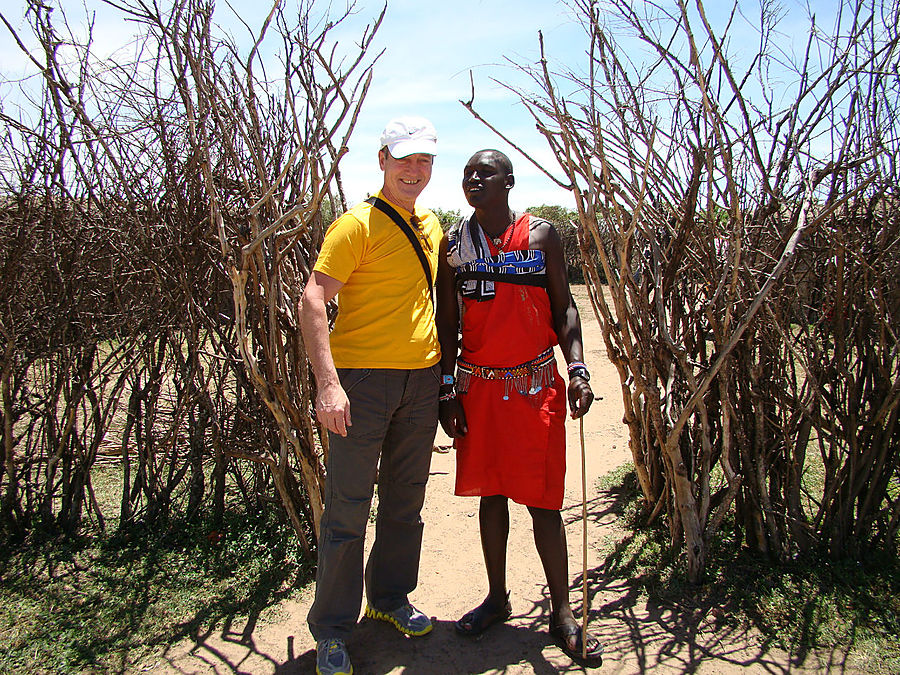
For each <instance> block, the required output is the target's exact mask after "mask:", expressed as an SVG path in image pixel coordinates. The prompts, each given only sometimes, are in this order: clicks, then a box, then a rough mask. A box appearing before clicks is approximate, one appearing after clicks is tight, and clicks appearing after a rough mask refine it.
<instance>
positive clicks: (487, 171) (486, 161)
mask: <svg viewBox="0 0 900 675" xmlns="http://www.w3.org/2000/svg"><path fill="white" fill-rule="evenodd" d="M515 182H516V180H515V177H514V176H513V173H512V165H511V164H510V162H509V159H508V158H507V157H506V155H504V154H503V153H501V152H498V151H496V150H482V151H481V152H476V153H475V154H474V155H472V157H471V159H469V161H468V163H467V164H466V168H465V169H463V180H462V189H463V193H464V194H465V196H466V201H467V202H469V206H472V207H474V208H476V209H487V208H490V207H492V206H495V207H499V206H503V207H506V204H507V195H508V193H509V190H510V189H511V188H512V187H513V185H515Z"/></svg>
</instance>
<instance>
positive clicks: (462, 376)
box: [456, 347, 555, 401]
mask: <svg viewBox="0 0 900 675" xmlns="http://www.w3.org/2000/svg"><path fill="white" fill-rule="evenodd" d="M554 363H555V359H554V357H553V347H550V348H549V349H547V351H544V352H541V353H540V354H539V355H538V356H537V358H534V359H532V360H531V361H526V362H525V363H520V364H519V365H517V366H478V365H475V364H474V363H469V362H468V361H466V360H464V359H458V360H457V362H456V368H457V388H458V389H459V392H460V393H461V394H465V393H466V392H467V391H468V390H469V383H470V382H471V381H472V378H473V377H480V378H481V379H483V380H504V382H505V385H506V386H505V389H504V392H503V400H504V401H508V400H509V395H510V393H511V392H512V391H513V390H515V391H517V392H519V393H520V394H521V395H522V396H529V395H534V394H537V393H538V392H539V391H541V389H543V388H544V387H546V386H549V385H551V384H552V383H553V372H554V368H553V365H554Z"/></svg>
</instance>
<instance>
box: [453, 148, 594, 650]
mask: <svg viewBox="0 0 900 675" xmlns="http://www.w3.org/2000/svg"><path fill="white" fill-rule="evenodd" d="M513 185H515V178H514V176H513V171H512V164H511V162H510V161H509V158H508V157H507V156H506V155H504V154H503V153H502V152H499V151H497V150H481V151H479V152H476V153H475V154H474V155H473V156H472V158H471V159H470V160H469V162H468V163H467V164H466V167H465V169H464V171H463V180H462V187H463V192H464V193H465V196H466V200H467V201H468V202H469V205H470V206H472V207H473V208H474V209H475V213H474V214H473V215H472V216H470V217H469V218H463V219H462V220H461V221H460V222H459V223H458V224H457V225H455V226H454V227H452V228H450V230H449V231H448V232H447V234H446V235H445V236H444V238H443V240H442V243H441V249H440V258H439V263H438V314H437V327H438V338H439V340H440V343H441V354H442V357H441V372H442V384H441V394H440V422H441V425H442V426H443V428H444V431H446V432H447V434H448V435H449V436H450V437H452V438H453V439H455V441H454V445H455V446H456V450H457V468H456V494H458V495H478V496H480V497H481V503H480V507H479V524H480V529H481V544H482V549H483V552H484V562H485V567H486V569H487V577H488V595H487V597H486V598H485V600H484V601H483V602H482V603H481V604H480V605H479V606H478V607H476V608H475V609H473V610H472V611H470V612H468V613H467V614H466V615H465V616H463V617H462V618H461V619H460V620H459V621H457V622H456V629H457V631H458V632H459V633H462V634H464V635H470V636H474V635H479V634H481V633H482V632H483V631H484V630H485V629H487V628H488V627H490V626H492V625H493V624H496V623H500V622H503V621H506V620H507V619H508V618H509V617H510V616H511V614H512V608H511V606H510V602H509V593H508V591H507V588H506V542H507V538H508V536H509V509H508V500H509V499H512V500H513V501H515V502H517V503H519V504H523V505H525V506H526V507H528V511H529V513H530V514H531V519H532V526H533V529H534V541H535V545H536V547H537V550H538V554H539V555H540V558H541V563H542V565H543V568H544V573H545V575H546V577H547V584H548V586H549V589H550V604H551V616H550V631H551V633H552V634H553V636H554V637H555V638H556V639H557V640H558V641H559V642H560V644H561V646H562V648H563V649H564V650H565V651H566V653H567V654H569V655H570V656H572V657H573V658H580V656H581V651H582V638H581V630H580V628H579V626H578V622H577V621H576V620H575V617H574V615H573V613H572V608H571V607H570V605H569V580H568V569H567V558H568V554H567V550H566V534H565V528H564V526H563V522H562V517H561V516H560V513H559V509H560V507H561V506H562V500H563V491H564V488H565V471H566V466H565V456H566V453H565V443H566V437H565V414H566V398H567V397H568V401H569V405H570V407H571V411H572V417H575V418H577V417H581V416H582V415H584V414H585V413H586V412H587V411H588V409H589V408H590V406H591V403H592V402H593V400H594V395H593V392H592V391H591V387H590V384H589V383H588V380H589V379H590V375H589V374H588V371H587V368H586V367H585V365H584V363H583V356H582V344H581V322H580V320H579V317H578V310H577V309H576V307H575V302H574V301H573V299H572V295H571V293H570V291H569V282H568V278H567V275H566V265H565V260H564V256H563V250H562V243H561V242H560V239H559V235H558V234H557V232H556V230H555V229H554V228H553V225H551V224H550V223H549V222H547V221H546V220H542V219H540V218H536V217H534V216H532V215H530V214H528V213H515V212H514V211H512V210H511V209H510V208H509V191H510V190H511V189H512V187H513ZM460 335H461V344H460ZM557 343H558V344H559V345H560V348H561V350H562V354H563V356H564V357H565V359H566V363H567V364H568V374H569V382H568V390H566V387H565V385H564V382H563V380H562V378H561V377H560V376H559V373H558V372H557V369H556V361H555V358H554V355H553V347H554V345H556V344H557ZM454 372H457V377H456V378H455V377H454V375H453V373H454ZM587 654H588V658H589V659H590V660H592V661H594V662H596V661H597V660H599V659H600V658H601V654H602V648H601V645H600V642H599V641H598V640H597V639H596V637H594V636H589V638H588V645H587Z"/></svg>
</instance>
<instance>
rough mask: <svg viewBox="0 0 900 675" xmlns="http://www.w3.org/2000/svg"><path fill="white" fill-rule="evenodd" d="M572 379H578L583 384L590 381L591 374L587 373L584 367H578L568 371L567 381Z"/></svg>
mask: <svg viewBox="0 0 900 675" xmlns="http://www.w3.org/2000/svg"><path fill="white" fill-rule="evenodd" d="M573 377H580V378H582V379H583V380H584V381H585V382H590V381H591V374H590V373H589V372H588V369H587V368H585V367H584V366H578V367H576V368H571V369H570V370H569V379H570V380H571V379H572V378H573Z"/></svg>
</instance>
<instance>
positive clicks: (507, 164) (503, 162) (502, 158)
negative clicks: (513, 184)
mask: <svg viewBox="0 0 900 675" xmlns="http://www.w3.org/2000/svg"><path fill="white" fill-rule="evenodd" d="M485 153H488V154H491V155H493V156H494V157H495V158H496V159H497V163H498V164H499V165H500V166H501V167H502V168H503V170H504V171H505V172H506V175H507V176H511V175H512V173H513V167H512V162H511V161H510V160H509V157H507V156H506V154H505V153H503V152H500V151H499V150H494V149H493V148H488V149H486V150H479V151H478V152H476V153H475V154H476V155H481V154H485Z"/></svg>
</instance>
